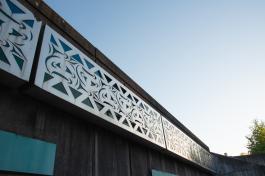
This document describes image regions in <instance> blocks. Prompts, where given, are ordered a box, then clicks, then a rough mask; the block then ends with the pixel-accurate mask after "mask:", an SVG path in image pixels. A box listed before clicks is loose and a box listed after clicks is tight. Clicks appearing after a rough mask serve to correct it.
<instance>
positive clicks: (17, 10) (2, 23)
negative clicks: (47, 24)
mask: <svg viewBox="0 0 265 176" xmlns="http://www.w3.org/2000/svg"><path fill="white" fill-rule="evenodd" d="M40 27H41V22H38V21H37V20H36V19H35V17H34V16H33V14H32V13H31V12H30V11H29V10H28V9H26V8H25V7H24V6H22V5H21V4H20V3H19V2H18V1H15V0H0V69H2V70H5V71H7V72H9V73H11V74H13V75H15V76H17V77H19V78H21V79H23V80H29V76H30V71H31V67H32V62H33V58H34V54H35V49H36V45H37V40H38V36H39V32H40Z"/></svg>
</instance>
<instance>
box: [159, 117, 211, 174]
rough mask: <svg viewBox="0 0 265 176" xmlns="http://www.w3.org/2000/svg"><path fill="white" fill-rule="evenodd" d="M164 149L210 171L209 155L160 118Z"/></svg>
mask: <svg viewBox="0 0 265 176" xmlns="http://www.w3.org/2000/svg"><path fill="white" fill-rule="evenodd" d="M162 121H163V128H164V133H165V141H166V148H167V149H168V150H169V151H171V152H173V153H175V154H177V155H179V156H181V157H183V158H185V159H188V160H190V161H193V162H195V163H197V164H199V165H201V166H203V167H205V168H208V169H212V163H213V162H212V156H211V153H210V152H208V151H207V150H205V149H204V148H203V147H201V146H200V145H199V144H197V143H196V142H195V141H193V140H192V139H191V138H190V137H189V136H188V135H186V134H185V133H184V132H182V131H181V130H180V129H178V128H177V127H176V126H175V125H173V124H172V123H171V122H169V121H168V120H167V119H166V118H164V117H162Z"/></svg>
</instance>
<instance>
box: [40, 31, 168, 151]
mask: <svg viewBox="0 0 265 176" xmlns="http://www.w3.org/2000/svg"><path fill="white" fill-rule="evenodd" d="M35 84H36V85H37V86H39V87H40V88H42V89H44V90H46V91H48V92H50V93H52V94H54V95H56V96H58V97H60V98H62V99H64V100H66V101H68V102H70V103H72V104H74V105H76V106H78V107H80V108H82V109H84V110H86V111H88V112H90V113H93V114H95V115H97V116H99V117H100V118H103V119H105V120H107V121H109V122H110V123H113V124H115V125H117V126H119V127H121V128H123V129H126V130H128V131H130V132H131V133H133V134H136V135H138V136H140V137H142V138H144V139H146V140H148V141H151V142H153V143H155V144H157V145H159V146H161V147H165V141H164V135H163V129H162V120H161V115H160V114H159V113H158V112H157V111H155V110H154V109H153V108H151V107H150V106H149V105H148V104H146V103H145V102H144V101H143V100H141V98H139V97H138V96H137V95H135V94H134V93H133V92H132V91H130V90H129V89H128V88H127V87H125V86H124V85H122V84H121V83H120V82H119V81H118V80H116V79H115V78H114V77H113V76H111V75H110V74H109V73H107V72H106V71H105V70H104V69H103V68H101V67H100V66H98V65H97V64H96V63H95V62H93V61H92V60H91V59H90V58H89V57H88V56H86V55H85V54H83V53H82V52H81V51H80V50H78V49H77V48H76V47H74V46H73V45H72V44H71V43H70V42H68V41H67V40H66V39H64V38H63V37H62V36H61V35H59V34H58V33H57V32H55V31H54V30H53V29H51V28H50V27H49V26H46V29H45V33H44V39H43V43H42V48H41V53H40V60H39V64H38V69H37V76H36V80H35Z"/></svg>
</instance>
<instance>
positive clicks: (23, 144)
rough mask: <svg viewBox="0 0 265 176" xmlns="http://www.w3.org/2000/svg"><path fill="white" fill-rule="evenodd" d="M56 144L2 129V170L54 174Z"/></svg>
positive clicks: (0, 143)
mask: <svg viewBox="0 0 265 176" xmlns="http://www.w3.org/2000/svg"><path fill="white" fill-rule="evenodd" d="M55 153H56V145H55V144H52V143H48V142H44V141H41V140H36V139H32V138H28V137H23V136H20V135H17V134H14V133H9V132H4V131H0V170H1V171H12V172H19V173H31V174H41V175H53V170H54V161H55Z"/></svg>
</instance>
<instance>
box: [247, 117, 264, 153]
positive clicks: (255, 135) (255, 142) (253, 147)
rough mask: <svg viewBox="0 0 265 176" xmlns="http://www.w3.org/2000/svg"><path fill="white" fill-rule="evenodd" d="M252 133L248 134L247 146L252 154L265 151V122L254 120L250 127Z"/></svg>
mask: <svg viewBox="0 0 265 176" xmlns="http://www.w3.org/2000/svg"><path fill="white" fill-rule="evenodd" d="M250 130H251V134H250V135H249V136H247V137H246V138H247V140H248V144H247V148H248V150H249V153H250V154H258V153H259V154H260V153H265V122H264V121H259V120H254V121H253V124H252V126H251V127H250Z"/></svg>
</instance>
